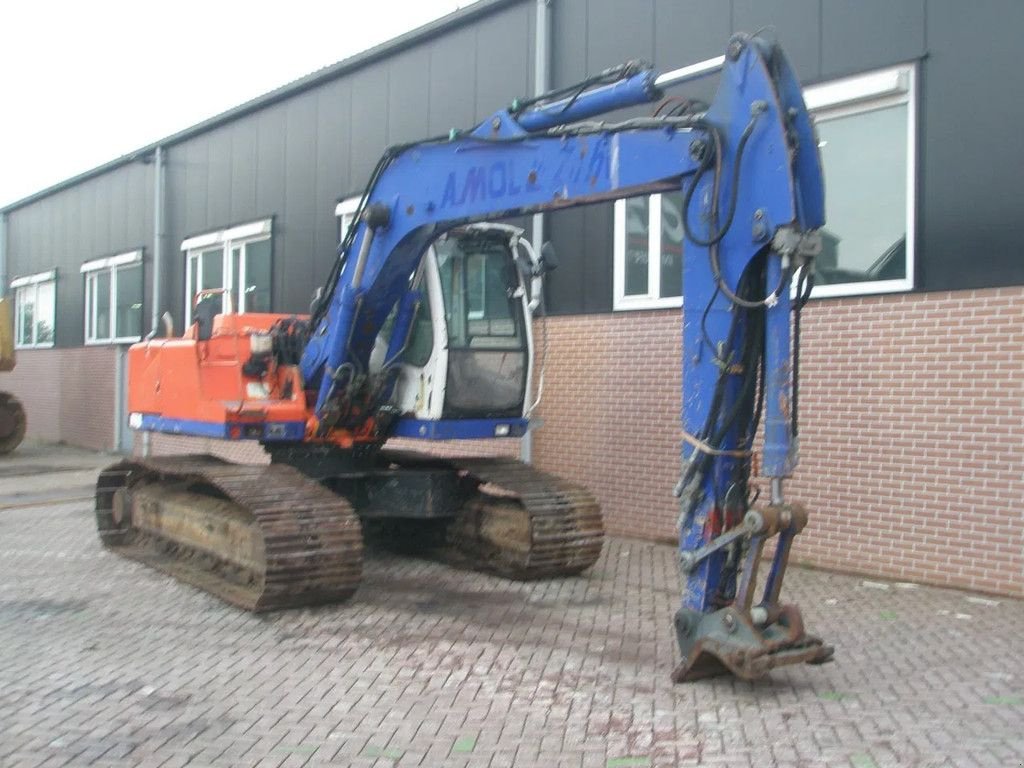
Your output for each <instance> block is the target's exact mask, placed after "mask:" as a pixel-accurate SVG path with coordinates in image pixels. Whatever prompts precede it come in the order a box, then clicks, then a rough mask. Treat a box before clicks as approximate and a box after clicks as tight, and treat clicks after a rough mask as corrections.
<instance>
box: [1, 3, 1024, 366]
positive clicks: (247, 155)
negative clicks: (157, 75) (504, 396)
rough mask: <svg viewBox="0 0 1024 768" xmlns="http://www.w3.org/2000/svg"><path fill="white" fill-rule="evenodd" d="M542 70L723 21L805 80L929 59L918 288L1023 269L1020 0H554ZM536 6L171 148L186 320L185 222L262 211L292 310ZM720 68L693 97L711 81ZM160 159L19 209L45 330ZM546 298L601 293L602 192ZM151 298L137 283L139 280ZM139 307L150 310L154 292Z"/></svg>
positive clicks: (965, 283)
mask: <svg viewBox="0 0 1024 768" xmlns="http://www.w3.org/2000/svg"><path fill="white" fill-rule="evenodd" d="M552 7H553V24H552V26H553V29H552V77H553V81H554V85H556V86H558V85H565V84H569V83H571V82H574V81H577V80H579V79H580V78H582V77H583V76H584V75H585V74H587V73H592V72H595V71H598V70H600V69H602V68H604V67H607V66H609V65H612V64H615V63H618V62H620V61H623V60H625V59H627V58H632V57H646V58H648V59H651V60H653V62H654V63H655V65H656V66H658V67H659V68H662V69H669V68H674V67H677V66H680V65H683V64H686V63H690V62H692V61H695V60H699V59H702V58H707V57H710V56H713V55H717V54H718V53H719V52H721V50H722V49H723V45H724V43H725V41H726V40H727V39H728V37H729V35H730V33H731V32H732V30H735V29H744V30H754V29H758V28H760V27H763V26H769V25H770V26H774V27H775V29H776V34H777V36H778V38H779V39H780V40H781V41H782V43H783V45H784V46H785V49H786V51H787V53H788V55H789V56H790V58H791V59H792V61H793V63H794V65H795V67H796V68H797V71H798V72H799V73H800V75H801V77H802V78H803V79H804V80H805V81H806V82H815V81H820V80H823V79H830V78H833V77H837V76H841V75H844V74H851V73H855V72H860V71H864V70H868V69H873V68H877V67H881V66H885V65H889V64H894V63H897V62H902V61H907V60H921V62H922V63H921V78H920V81H919V97H920V127H919V135H920V150H919V152H920V158H919V164H918V169H919V177H920V193H919V197H920V204H919V211H920V213H919V219H920V220H919V227H918V235H919V239H918V243H919V251H918V263H919V270H918V275H917V286H918V288H919V289H922V290H936V289H956V288H966V287H976V286H986V285H1007V284H1018V283H1022V282H1024V260H1022V259H1020V258H1019V256H1018V254H1017V224H1016V220H1017V217H1018V215H1019V211H1020V210H1021V209H1022V207H1024V189H1022V186H1021V185H1020V183H1019V181H1018V179H1017V169H1018V168H1020V167H1021V166H1022V165H1024V147H1022V145H1021V143H1020V142H1019V141H1018V140H1017V135H1016V134H1017V126H1018V125H1020V124H1021V122H1022V120H1024V78H1021V77H1019V71H1018V69H1017V66H1018V65H1017V61H1018V56H1017V51H1018V49H1019V44H1018V42H1017V36H1018V30H1019V29H1021V28H1024V3H1019V2H1016V1H1015V0H981V1H979V2H977V3H971V4H963V3H953V2H948V1H946V0H927V1H926V0H901V2H898V3H893V2H889V0H731V2H726V1H725V0H631V1H630V2H629V3H624V2H619V1H618V0H554V2H553V5H552ZM533 24H534V3H533V2H532V0H523V2H521V3H518V4H512V5H508V6H503V7H500V8H498V9H497V10H495V11H494V12H493V13H489V14H487V15H484V16H482V17H480V18H477V19H475V20H473V21H472V22H470V23H467V24H463V25H461V26H458V27H455V28H453V29H449V30H446V31H444V32H442V33H440V34H438V35H436V36H434V37H432V38H430V39H429V40H427V41H425V42H421V43H419V44H416V45H414V46H411V47H406V48H405V49H403V50H400V51H399V52H397V53H395V54H393V55H391V56H389V57H385V58H381V59H377V60H375V61H373V62H371V63H369V64H367V65H366V66H363V67H362V68H360V69H357V70H355V71H352V72H350V73H348V74H346V75H343V76H340V77H339V78H338V79H336V80H333V81H331V82H328V83H325V84H322V85H319V86H316V87H313V88H311V89H309V90H306V91H304V92H301V93H298V94H296V95H294V96H291V97H289V98H287V99H285V100H283V101H279V102H277V103H275V104H273V105H271V106H269V107H266V108H263V109H261V110H259V111H257V112H254V113H252V114H249V115H247V116H245V117H242V118H240V119H237V120H235V121H234V122H232V123H229V124H226V125H223V126H221V127H218V128H215V129H212V130H210V131H207V132H205V133H203V134H200V135H198V136H195V137H193V138H191V139H188V140H185V141H183V142H181V143H179V144H176V145H174V146H171V147H169V148H168V150H167V239H166V241H165V242H166V248H167V258H166V261H165V266H166V273H165V276H164V279H165V296H166V297H167V301H166V302H165V304H166V305H167V307H168V308H170V309H171V310H172V312H173V314H174V316H175V318H176V320H177V321H178V323H179V325H180V322H181V317H182V312H183V306H184V296H183V292H184V288H183V283H184V260H183V258H182V256H181V253H180V251H179V250H178V247H179V245H180V243H181V241H182V240H183V239H184V238H185V237H187V236H189V235H193V234H197V233H201V232H203V231H207V230H210V229H217V228H221V227H224V226H227V225H230V224H235V223H240V222H244V221H249V220H253V219H257V218H262V217H268V216H273V217H274V278H273V280H274V282H273V295H274V296H273V302H274V307H275V309H277V310H282V311H304V310H305V309H306V308H307V306H308V302H309V298H310V295H311V293H312V291H313V289H314V288H315V287H316V286H317V285H319V284H320V283H321V282H322V281H323V279H324V276H325V274H326V272H327V269H328V266H329V264H330V261H331V259H332V258H333V249H334V241H335V238H336V223H335V220H334V215H333V209H334V204H335V202H336V201H337V200H338V199H339V198H343V197H345V196H347V195H350V194H354V193H356V192H357V191H359V189H360V188H361V185H362V184H363V183H364V182H365V181H366V179H367V177H368V175H369V173H370V171H371V169H372V167H373V165H374V163H375V162H376V160H377V158H378V156H379V155H380V153H381V151H382V150H383V149H384V147H385V146H387V145H388V144H391V143H395V142H401V141H407V140H411V139H415V138H419V137H422V136H426V135H436V134H438V133H444V132H446V131H447V130H448V129H449V128H451V127H453V126H459V127H465V126H469V125H472V124H473V123H474V122H475V121H476V120H478V119H480V118H481V117H483V116H485V115H487V114H488V113H490V112H492V111H493V110H494V109H496V108H498V107H499V106H501V105H503V104H507V103H508V102H509V100H510V99H512V98H513V97H515V96H519V95H523V94H527V93H529V91H530V85H531V83H532V77H533V73H532V61H533V37H534V35H533ZM712 84H713V81H709V82H708V83H705V84H704V85H703V86H702V92H701V90H698V92H697V93H696V95H703V96H708V95H710V92H711V86H712ZM152 197H153V193H152V165H144V164H143V163H141V162H136V163H132V164H129V165H126V166H123V167H121V168H118V169H116V170H113V171H111V172H109V173H106V174H104V175H102V176H99V177H97V178H93V179H91V180H87V181H84V182H82V183H80V184H78V185H76V186H74V187H72V188H69V189H66V190H64V191H61V192H58V193H56V194H53V195H51V196H49V197H47V198H44V199H42V200H39V201H36V202H34V203H31V204H29V205H26V206H24V207H22V208H19V209H16V210H14V211H11V212H10V213H9V214H8V216H9V227H8V254H9V262H10V263H9V267H8V273H9V275H10V276H12V277H13V276H17V275H19V274H27V273H31V272H35V271H40V270H44V269H49V268H52V267H54V266H56V267H57V268H58V269H59V272H60V278H59V280H58V304H59V311H58V318H57V341H58V344H59V345H62V346H71V345H76V344H80V343H81V341H82V281H81V278H80V275H79V274H78V268H79V266H80V264H81V263H82V262H83V261H86V260H89V259H92V258H96V257H98V256H103V255H107V254H110V253H116V252H120V251H123V250H128V249H132V248H136V247H139V246H146V248H147V260H148V257H149V254H150V252H151V245H152V233H151V229H152ZM549 218H550V230H549V232H550V236H551V237H552V238H553V239H554V241H555V243H556V246H557V248H558V250H559V253H560V255H561V261H562V265H561V267H560V268H559V270H558V272H556V273H555V274H554V275H553V277H552V279H551V280H550V282H549V287H550V297H549V309H550V310H551V311H553V312H554V313H557V314H576V313H590V312H605V311H609V310H610V309H611V303H612V217H611V206H609V205H602V206H597V207H593V208H588V209H585V210H575V211H567V212H564V213H560V214H559V215H557V216H552V217H549ZM147 302H148V293H147ZM146 312H147V316H148V312H149V309H148V307H147V310H146Z"/></svg>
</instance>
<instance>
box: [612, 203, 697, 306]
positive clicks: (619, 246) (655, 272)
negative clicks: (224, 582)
mask: <svg viewBox="0 0 1024 768" xmlns="http://www.w3.org/2000/svg"><path fill="white" fill-rule="evenodd" d="M647 200H648V209H647V293H636V294H630V295H628V296H627V295H626V201H625V200H624V199H623V200H616V201H615V211H614V220H615V230H614V231H615V248H614V253H613V262H614V273H613V276H612V282H613V288H614V291H615V293H614V296H615V301H614V304H613V306H614V308H615V309H616V310H625V309H664V308H666V307H678V306H681V305H682V302H683V299H682V297H681V296H667V297H664V298H662V296H661V194H660V193H659V194H653V195H650V196H648V198H647ZM684 248H685V245H684ZM684 256H685V253H684Z"/></svg>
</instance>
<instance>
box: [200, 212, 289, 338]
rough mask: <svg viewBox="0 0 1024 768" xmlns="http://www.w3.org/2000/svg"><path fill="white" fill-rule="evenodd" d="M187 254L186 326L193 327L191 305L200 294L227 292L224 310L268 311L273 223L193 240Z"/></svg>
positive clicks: (257, 223) (261, 222)
mask: <svg viewBox="0 0 1024 768" xmlns="http://www.w3.org/2000/svg"><path fill="white" fill-rule="evenodd" d="M181 250H183V251H185V253H186V271H185V295H186V297H187V298H186V301H185V326H186V327H188V326H189V325H191V324H192V302H193V299H194V298H195V295H196V294H197V293H198V292H199V291H203V290H210V289H225V293H224V294H223V296H222V298H221V311H222V312H227V311H228V309H229V308H231V309H233V310H234V311H235V312H269V311H270V279H271V263H270V260H271V220H270V219H265V220H264V221H257V222H253V223H252V224H243V225H241V226H238V227H232V228H231V229H225V230H221V231H219V232H210V233H208V234H205V235H197V236H196V237H190V238H189V239H188V240H186V241H185V242H183V243H182V244H181Z"/></svg>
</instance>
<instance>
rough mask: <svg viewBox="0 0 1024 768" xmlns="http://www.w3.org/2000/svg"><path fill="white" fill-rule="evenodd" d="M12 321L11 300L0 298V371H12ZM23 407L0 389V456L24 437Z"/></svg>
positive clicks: (19, 443)
mask: <svg viewBox="0 0 1024 768" xmlns="http://www.w3.org/2000/svg"><path fill="white" fill-rule="evenodd" d="M14 363H15V356H14V321H13V318H12V316H11V300H10V299H5V298H0V372H6V371H13V370H14ZM25 425H26V421H25V409H24V408H23V407H22V405H21V401H20V400H18V398H16V397H15V396H14V395H12V394H10V393H9V392H3V391H0V456H2V455H3V454H5V453H10V452H11V451H13V450H14V449H15V448H17V447H18V446H19V445H21V441H22V440H23V439H24V438H25Z"/></svg>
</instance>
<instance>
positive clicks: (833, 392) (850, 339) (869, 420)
mask: <svg viewBox="0 0 1024 768" xmlns="http://www.w3.org/2000/svg"><path fill="white" fill-rule="evenodd" d="M805 319H806V322H805V324H804V334H803V339H804V340H803V352H804V353H803V356H802V369H801V399H800V413H801V463H800V467H799V468H798V470H797V474H796V476H795V478H794V479H793V481H791V482H790V483H789V484H788V485H787V497H788V498H790V499H793V500H800V501H803V502H804V503H805V504H807V506H808V508H809V509H810V510H811V524H810V526H809V527H808V528H807V530H806V531H805V532H804V534H803V535H802V536H801V537H800V538H799V539H798V545H797V546H796V547H795V549H794V558H795V559H796V560H797V561H801V562H804V563H808V564H813V565H818V566H822V567H827V568H833V569H837V570H844V571H852V572H857V573H864V574H870V575H875V576H887V577H892V578H896V579H903V580H909V581H923V582H930V583H934V584H943V585H950V586H962V587H968V588H971V589H978V590H984V591H991V592H1000V593H1006V594H1015V595H1024V503H1022V502H1024V289H1022V288H1012V289H993V290H978V291H963V292H955V293H933V294H913V295H898V296H886V297H869V298H849V299H838V300H827V301H822V302H813V303H812V304H811V305H809V306H808V308H807V310H806V313H805ZM549 323H550V326H549V334H550V344H551V347H550V350H549V353H548V372H547V384H546V391H545V400H544V403H543V404H542V406H541V408H540V415H541V417H542V418H543V419H544V422H545V424H544V427H543V428H542V429H541V430H540V431H539V432H538V433H537V435H536V438H535V456H536V460H537V462H538V463H539V464H540V465H541V466H542V467H544V468H546V469H549V470H551V471H554V472H558V473H560V474H563V475H565V476H567V477H571V478H573V479H575V480H577V481H579V482H581V483H583V484H584V485H586V486H588V487H589V488H591V489H592V490H593V491H595V492H596V493H597V495H598V497H599V498H600V500H601V502H602V505H603V507H604V510H605V519H606V522H607V525H608V529H609V530H610V531H611V532H612V533H618V534H628V535H636V536H642V537H644V538H652V539H674V537H675V531H674V522H675V518H676V514H677V511H676V506H675V500H674V499H673V498H672V496H671V490H672V487H673V485H674V484H675V482H676V479H677V477H678V473H679V463H678V452H679V440H678V429H679V427H678V408H679V405H678V404H679V388H680V386H681V381H680V379H681V376H680V371H679V358H680V333H681V331H680V326H679V314H678V311H675V310H671V311H669V310H666V311H658V312H627V313H618V314H605V315H589V316H575V317H564V318H552V319H551V320H549Z"/></svg>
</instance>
